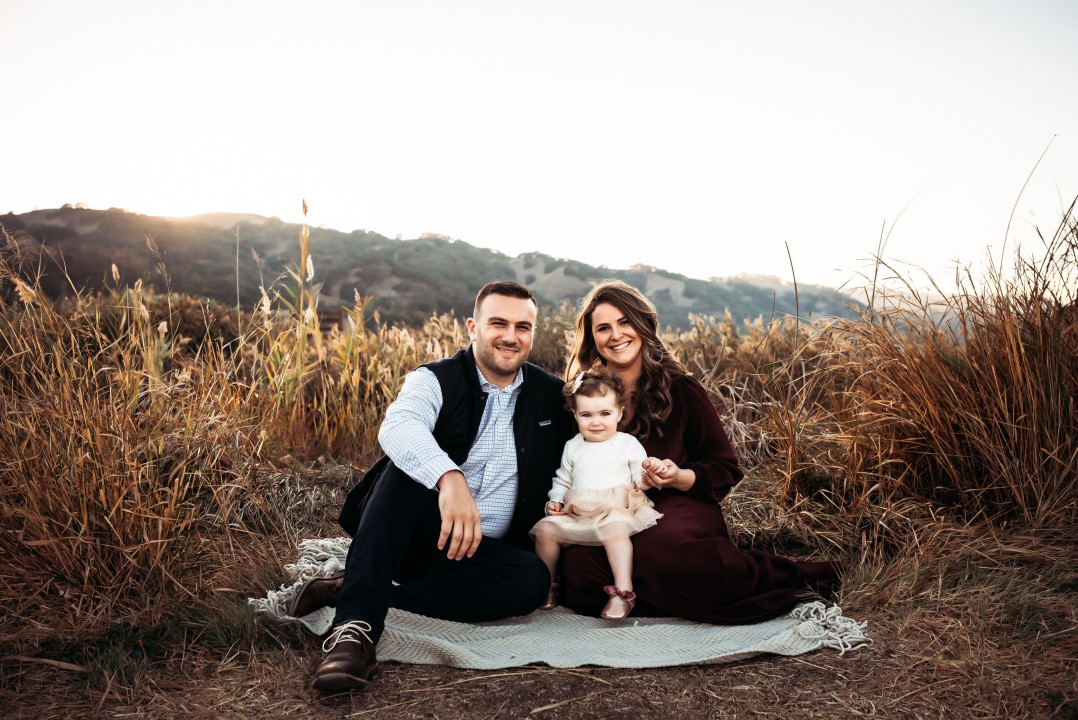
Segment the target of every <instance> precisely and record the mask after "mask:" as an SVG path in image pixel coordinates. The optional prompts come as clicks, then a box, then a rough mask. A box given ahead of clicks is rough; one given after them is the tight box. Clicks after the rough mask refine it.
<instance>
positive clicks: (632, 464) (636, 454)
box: [625, 435, 648, 490]
mask: <svg viewBox="0 0 1078 720" xmlns="http://www.w3.org/2000/svg"><path fill="white" fill-rule="evenodd" d="M625 437H626V438H628V439H627V440H626V448H625V455H626V461H627V462H628V463H629V476H630V482H631V483H632V485H633V487H636V488H640V489H641V490H647V489H648V488H647V486H646V485H644V479H643V475H644V469H643V467H642V466H643V463H644V461H645V460H647V458H648V453H647V451H646V450H645V449H644V446H643V445H641V444H640V441H639V440H637V439H636V438H634V437H633V436H632V435H626V436H625Z"/></svg>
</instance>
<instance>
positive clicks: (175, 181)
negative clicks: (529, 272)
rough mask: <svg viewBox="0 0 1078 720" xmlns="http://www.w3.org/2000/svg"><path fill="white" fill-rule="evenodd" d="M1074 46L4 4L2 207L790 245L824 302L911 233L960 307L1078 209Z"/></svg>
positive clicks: (658, 245) (972, 18) (758, 268)
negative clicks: (993, 272) (979, 273)
mask: <svg viewBox="0 0 1078 720" xmlns="http://www.w3.org/2000/svg"><path fill="white" fill-rule="evenodd" d="M1075 38H1078V2H1076V1H1075V0H1023V1H1021V2H1018V1H1017V0H1015V1H1014V2H999V1H996V0H953V1H947V0H931V1H929V0H903V2H873V1H864V0H851V1H849V2H808V1H806V0H797V1H789V2H763V1H761V2H736V3H735V2H722V1H719V0H710V1H707V0H697V1H689V0H664V1H663V2H656V1H655V0H648V1H643V0H611V1H597V0H572V1H563V0H548V1H546V2H519V1H516V0H482V1H475V0H463V1H454V0H422V1H420V0H380V1H379V2H364V1H362V0H355V1H352V2H306V3H302V4H301V3H288V2H277V1H271V0H258V1H256V2H238V1H230V0H214V1H213V2H204V1H202V0H196V1H193V2H192V1H188V2H183V3H163V2H147V1H146V0H140V1H137V2H136V1H123V0H97V1H95V2H85V0H73V1H70V2H49V1H48V0H33V1H32V0H0V73H2V78H3V84H2V88H3V97H4V103H3V107H2V108H0V142H2V154H0V213H2V212H7V211H9V210H13V211H15V212H24V211H28V210H31V209H35V208H49V207H59V206H60V205H62V204H64V203H85V204H86V205H88V206H89V207H91V208H98V209H104V208H109V207H123V208H126V209H128V210H132V211H136V212H140V213H146V214H153V215H192V214H198V213H204V212H217V211H229V212H247V213H257V214H261V215H267V216H278V217H280V218H282V219H284V220H287V221H297V222H298V221H300V219H301V214H300V205H301V201H302V200H303V199H304V198H306V199H307V202H308V204H309V205H310V208H311V209H310V214H309V216H308V222H309V223H310V224H311V225H316V226H317V225H324V226H327V227H332V228H336V229H338V230H343V231H346V232H347V231H351V230H355V229H369V230H373V231H376V232H379V233H382V234H383V235H387V236H390V237H394V236H396V235H397V234H403V236H404V237H406V238H411V237H416V236H418V235H419V234H420V233H423V232H433V233H440V234H443V235H448V236H451V237H454V238H458V239H460V240H464V241H466V242H469V243H471V244H473V245H477V246H480V247H488V248H493V249H497V250H500V251H501V252H504V253H506V254H507V255H516V254H518V253H522V252H528V251H533V250H534V251H540V252H544V253H547V254H550V255H554V256H556V257H567V258H572V259H576V260H581V261H583V262H587V263H590V264H594V265H606V266H608V267H611V268H625V267H628V266H630V265H633V264H635V263H644V264H648V265H654V266H658V267H661V268H664V269H668V270H672V271H674V272H679V273H682V274H685V275H688V276H690V277H697V278H708V277H713V276H728V275H734V274H738V273H752V274H769V275H778V276H780V277H784V278H787V279H788V278H789V277H790V270H789V264H788V260H787V256H786V248H785V245H784V243H789V246H790V251H791V253H792V254H793V258H794V263H795V268H796V271H797V279H798V280H799V281H801V282H816V283H822V284H827V285H831V286H838V285H840V284H842V283H844V282H847V281H849V280H850V279H851V278H853V277H855V276H856V274H857V272H858V271H859V270H864V269H865V267H866V260H867V258H869V257H870V256H871V255H872V254H873V253H874V252H875V250H876V246H877V242H878V240H879V236H880V231H881V227H882V226H883V225H884V224H885V223H886V224H887V225H888V227H889V226H890V224H891V223H892V222H893V221H895V219H896V218H898V217H899V214H900V213H901V218H899V219H898V223H897V225H896V226H895V227H894V230H893V232H892V234H891V237H890V239H889V241H888V244H887V247H886V249H885V251H884V254H885V256H886V257H887V258H888V259H891V260H894V261H898V262H907V263H913V264H916V265H919V266H922V267H924V268H925V269H926V270H928V271H929V272H930V273H931V274H932V276H933V277H935V278H936V279H937V281H939V282H941V283H944V284H947V283H949V281H950V279H951V277H952V276H953V270H954V267H955V263H956V261H958V262H961V263H963V264H972V265H973V266H974V267H975V268H977V267H980V266H982V265H983V262H984V259H985V258H986V253H987V252H988V249H989V247H991V248H993V250H994V252H995V253H996V256H997V258H998V253H999V249H1000V247H1001V246H1002V244H1003V238H1004V234H1005V230H1006V227H1007V224H1008V218H1009V217H1010V216H1011V209H1012V206H1014V204H1015V201H1016V200H1018V207H1017V210H1016V212H1015V215H1014V220H1013V222H1012V227H1011V238H1010V240H1009V241H1008V242H1009V245H1008V253H1009V251H1010V248H1012V247H1013V246H1014V244H1015V243H1023V244H1024V246H1026V247H1030V248H1033V247H1035V246H1037V245H1039V241H1037V240H1036V235H1035V232H1034V227H1035V226H1039V227H1040V228H1041V230H1042V232H1044V233H1045V234H1051V232H1052V231H1054V230H1055V228H1056V225H1057V224H1058V221H1059V217H1060V214H1061V213H1062V210H1063V209H1064V207H1065V206H1067V205H1069V204H1070V202H1071V201H1072V200H1073V199H1074V197H1075V196H1076V195H1078V92H1075V85H1074V80H1075V77H1076V73H1078V42H1076V41H1075ZM1049 143H1051V146H1050V148H1049V149H1048V151H1047V154H1046V155H1045V157H1044V159H1043V161H1041V163H1040V165H1039V167H1038V168H1037V170H1036V172H1034V173H1033V176H1032V179H1031V180H1030V182H1029V186H1028V187H1027V188H1026V189H1025V192H1024V193H1023V194H1022V196H1021V198H1020V199H1019V191H1020V190H1021V188H1022V185H1023V183H1025V182H1026V178H1027V176H1028V175H1029V173H1030V171H1031V170H1033V168H1034V165H1035V164H1036V163H1037V159H1038V158H1039V157H1040V156H1041V153H1042V152H1043V151H1044V150H1045V148H1046V147H1048V146H1049ZM907 205H908V207H907ZM903 208H906V209H905V211H904V212H903ZM853 282H854V284H855V285H856V284H858V281H857V280H854V281H853ZM360 290H361V291H362V288H360Z"/></svg>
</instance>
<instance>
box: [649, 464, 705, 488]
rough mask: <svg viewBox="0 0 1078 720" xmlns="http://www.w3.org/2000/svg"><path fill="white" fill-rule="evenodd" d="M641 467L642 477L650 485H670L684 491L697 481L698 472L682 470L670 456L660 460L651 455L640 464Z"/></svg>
mask: <svg viewBox="0 0 1078 720" xmlns="http://www.w3.org/2000/svg"><path fill="white" fill-rule="evenodd" d="M640 468H641V469H642V470H643V472H642V473H641V477H640V479H641V480H643V482H644V485H646V486H648V487H653V488H666V487H668V488H673V489H674V490H681V491H682V492H684V491H686V490H688V489H689V488H691V487H692V486H693V483H695V482H696V473H694V472H693V471H692V470H682V469H681V468H679V467H678V466H677V465H675V464H674V461H673V460H670V459H669V458H667V459H666V460H660V459H659V458H653V457H649V458H648V459H647V460H645V461H644V462H643V463H641V464H640Z"/></svg>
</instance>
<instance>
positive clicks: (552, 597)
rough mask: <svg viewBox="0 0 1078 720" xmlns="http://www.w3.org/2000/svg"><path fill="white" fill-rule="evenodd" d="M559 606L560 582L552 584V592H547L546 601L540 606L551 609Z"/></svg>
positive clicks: (540, 607) (543, 608)
mask: <svg viewBox="0 0 1078 720" xmlns="http://www.w3.org/2000/svg"><path fill="white" fill-rule="evenodd" d="M556 607H558V583H551V584H550V592H548V593H547V594H546V602H544V603H543V604H542V605H540V606H539V609H540V610H550V609H551V608H556Z"/></svg>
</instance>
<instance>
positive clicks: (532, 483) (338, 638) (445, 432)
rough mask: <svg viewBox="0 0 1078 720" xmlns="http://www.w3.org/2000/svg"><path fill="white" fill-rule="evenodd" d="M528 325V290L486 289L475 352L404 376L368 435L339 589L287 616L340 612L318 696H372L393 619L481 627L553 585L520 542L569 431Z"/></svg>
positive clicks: (322, 586)
mask: <svg viewBox="0 0 1078 720" xmlns="http://www.w3.org/2000/svg"><path fill="white" fill-rule="evenodd" d="M536 315H537V307H536V302H535V298H534V297H533V296H532V294H531V292H530V291H529V290H528V289H527V288H525V287H523V286H521V285H518V284H517V283H513V282H494V283H488V284H487V285H485V286H484V287H483V288H482V289H481V290H480V291H479V294H478V295H477V296H476V299H475V308H474V310H473V317H470V318H468V323H467V324H468V336H469V337H470V338H471V341H472V342H471V345H470V346H469V347H468V348H467V349H466V350H462V351H460V352H458V353H457V354H455V355H454V356H452V357H451V358H447V359H444V360H440V361H437V362H434V363H429V364H427V365H424V366H422V367H420V368H418V369H417V370H415V371H413V372H411V373H409V374H408V376H407V377H406V378H405V381H404V385H403V387H402V388H401V391H400V394H399V395H398V396H397V398H396V400H394V402H393V403H392V404H391V405H390V407H389V409H388V410H387V411H386V417H385V419H384V421H383V422H382V427H381V429H380V430H379V433H378V440H379V442H380V443H381V445H382V448H383V450H385V452H386V456H387V457H384V458H382V459H381V460H379V461H378V462H377V463H376V464H375V465H374V466H373V467H372V468H371V469H370V470H369V471H368V472H367V474H366V475H365V476H364V478H363V481H362V482H361V483H360V484H359V485H358V486H356V488H355V489H353V490H352V492H350V493H349V495H348V499H347V500H346V501H345V507H344V509H343V510H342V512H341V518H340V522H341V525H342V526H343V527H344V528H345V529H346V530H348V531H349V532H350V533H351V534H352V544H351V546H350V547H349V550H348V558H347V560H346V562H345V571H344V574H343V578H340V577H337V578H323V579H319V580H315V581H311V582H308V583H307V584H306V585H304V586H303V587H302V588H301V590H300V592H299V594H298V596H297V598H296V601H295V604H294V606H293V609H292V613H291V614H293V615H303V614H307V613H309V612H311V611H313V610H315V609H317V608H319V607H323V606H325V605H329V604H335V605H336V615H335V617H334V621H333V629H332V631H331V633H330V634H329V636H328V637H327V639H326V641H325V643H324V644H323V648H324V649H325V650H326V652H327V654H326V656H325V658H324V659H323V660H322V663H321V664H320V665H319V666H318V669H317V670H316V671H315V674H314V687H316V688H317V689H319V690H348V689H354V688H362V687H366V686H367V685H368V683H369V682H370V680H371V678H372V677H373V675H374V673H375V670H376V668H377V661H376V654H375V646H376V645H377V644H378V639H379V637H381V634H382V631H383V629H384V626H385V618H386V614H387V613H388V611H389V608H390V607H395V608H399V609H401V610H407V611H409V612H413V613H418V614H420V615H427V616H430V617H438V618H443V619H447V620H457V621H462V622H479V621H484V620H496V619H500V618H503V617H509V616H513V615H524V614H527V613H529V612H531V611H533V610H535V609H536V608H537V607H539V605H540V604H541V603H542V602H543V601H544V600H545V599H546V596H547V592H548V591H549V588H550V574H549V572H548V571H547V569H546V566H545V565H544V564H543V562H542V561H541V560H540V559H539V558H538V557H537V556H536V555H534V554H533V552H531V547H532V546H531V540H530V538H529V536H528V531H529V530H530V529H531V526H532V525H533V524H534V523H535V522H536V521H537V520H538V519H539V518H540V517H542V515H543V506H544V504H545V503H546V495H547V491H548V490H549V488H550V483H551V478H552V477H553V476H554V472H555V470H556V469H557V467H558V462H559V460H560V457H561V451H562V447H563V446H564V443H565V441H566V440H567V439H568V438H569V437H570V435H571V432H572V424H571V421H570V417H569V415H568V413H567V411H566V410H565V408H564V403H563V399H562V394H561V389H562V381H561V380H560V379H559V378H557V377H555V376H554V375H551V374H550V373H548V372H546V371H544V370H542V369H541V368H539V367H537V366H535V365H533V364H531V363H528V362H527V359H528V353H529V352H530V351H531V346H532V339H533V337H534V333H535V322H536ZM393 581H396V583H397V584H394V583H393Z"/></svg>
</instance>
